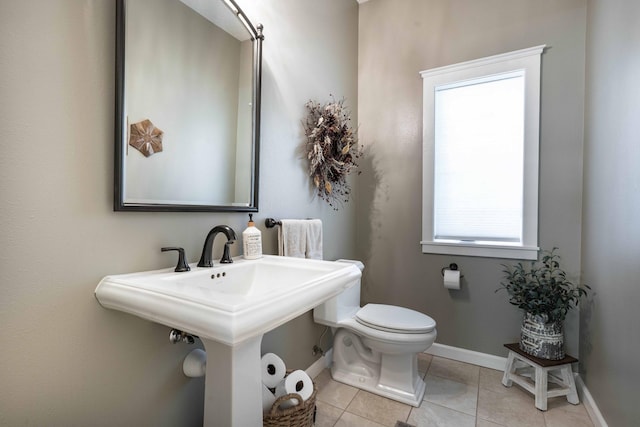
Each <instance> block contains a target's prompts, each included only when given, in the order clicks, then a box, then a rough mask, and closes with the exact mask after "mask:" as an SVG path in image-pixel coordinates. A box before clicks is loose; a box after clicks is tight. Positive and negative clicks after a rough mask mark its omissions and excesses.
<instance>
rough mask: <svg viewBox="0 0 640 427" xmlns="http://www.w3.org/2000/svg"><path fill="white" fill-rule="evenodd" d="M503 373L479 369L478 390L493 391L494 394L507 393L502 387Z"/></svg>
mask: <svg viewBox="0 0 640 427" xmlns="http://www.w3.org/2000/svg"><path fill="white" fill-rule="evenodd" d="M503 374H504V372H503V371H497V370H495V369H489V368H482V367H481V368H480V388H484V389H486V390H491V391H495V392H496V393H503V392H505V393H506V392H508V391H509V388H507V387H505V386H503V385H502V376H503Z"/></svg>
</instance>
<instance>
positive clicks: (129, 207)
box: [113, 0, 264, 212]
mask: <svg viewBox="0 0 640 427" xmlns="http://www.w3.org/2000/svg"><path fill="white" fill-rule="evenodd" d="M216 1H223V0H216ZM124 2H125V0H116V58H115V59H116V61H115V62H116V69H115V75H116V93H115V159H114V164H115V167H114V205H113V210H114V211H139V212H257V211H258V183H259V170H260V167H259V166H260V105H261V86H262V41H263V40H264V36H263V35H262V25H258V26H257V27H254V26H253V24H252V23H251V22H250V21H249V19H248V18H247V16H246V15H245V14H244V12H243V11H242V9H240V7H239V6H238V5H237V4H236V2H235V1H234V0H224V3H226V4H227V6H230V7H229V13H233V14H235V15H236V17H237V18H238V20H239V21H240V22H241V23H242V24H243V25H244V27H245V28H246V29H247V31H248V32H249V33H250V35H251V41H252V43H253V114H252V115H253V117H252V141H253V158H252V166H253V175H252V180H251V181H252V182H251V205H250V206H231V205H184V204H133V203H125V202H124V200H123V197H124V185H125V182H124V176H123V161H124V155H125V153H124V150H125V143H126V141H122V135H123V134H124V130H125V129H124V126H125V120H124V116H123V111H124V100H125V94H124V79H125V73H124V69H125V68H124V62H125V37H126V34H125V7H124ZM232 8H233V9H235V10H233V9H232Z"/></svg>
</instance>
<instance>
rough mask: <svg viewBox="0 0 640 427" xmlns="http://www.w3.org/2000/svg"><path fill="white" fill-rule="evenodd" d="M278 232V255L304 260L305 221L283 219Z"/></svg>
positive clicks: (305, 245)
mask: <svg viewBox="0 0 640 427" xmlns="http://www.w3.org/2000/svg"><path fill="white" fill-rule="evenodd" d="M281 222H282V225H281V226H280V229H279V230H278V255H281V256H290V257H296V258H304V257H305V252H306V248H307V221H306V220H302V219H283V220H282V221H281Z"/></svg>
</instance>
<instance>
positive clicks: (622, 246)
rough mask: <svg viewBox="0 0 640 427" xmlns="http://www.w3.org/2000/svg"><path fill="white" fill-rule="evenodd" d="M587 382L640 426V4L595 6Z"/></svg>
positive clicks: (584, 328)
mask: <svg viewBox="0 0 640 427" xmlns="http://www.w3.org/2000/svg"><path fill="white" fill-rule="evenodd" d="M588 8H589V19H588V36H587V85H586V89H587V90H586V104H587V109H586V115H585V162H584V221H583V241H582V265H583V272H584V273H583V274H584V276H583V277H584V281H585V282H586V283H588V284H589V285H591V287H592V288H593V300H592V301H591V302H590V303H589V304H585V306H584V307H583V309H582V311H581V319H580V320H581V322H580V359H581V371H582V377H583V379H584V381H585V383H586V385H587V387H588V388H589V391H590V392H591V394H592V395H593V397H594V399H595V400H596V402H597V404H598V407H599V409H600V411H601V412H602V414H603V416H604V418H605V419H606V421H607V423H608V424H609V425H610V426H631V425H637V424H638V420H640V407H639V406H638V379H640V365H638V361H637V359H638V354H640V342H639V341H638V327H639V326H640V311H639V310H638V306H640V289H639V287H638V283H639V282H640V281H639V279H638V278H639V277H640V264H639V263H638V261H639V260H640V196H639V194H640V186H639V183H640V169H639V166H640V160H639V159H640V140H639V138H638V135H640V124H639V122H638V118H639V117H640V86H639V85H638V83H637V79H638V76H639V75H640V59H639V58H640V57H639V56H638V52H640V25H638V24H639V23H640V21H639V17H640V3H638V2H637V1H636V0H590V1H589V6H588Z"/></svg>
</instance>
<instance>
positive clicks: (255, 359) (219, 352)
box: [202, 335, 262, 427]
mask: <svg viewBox="0 0 640 427" xmlns="http://www.w3.org/2000/svg"><path fill="white" fill-rule="evenodd" d="M261 342H262V335H259V336H256V337H252V338H249V339H247V340H245V341H242V342H241V343H238V344H236V345H234V346H233V347H231V346H228V345H226V344H222V343H219V342H216V341H212V340H208V339H202V343H203V344H204V348H205V350H206V351H207V374H206V377H205V391H204V422H203V424H204V426H205V427H213V426H235V427H247V426H261V425H262V372H261V366H262V364H261V361H260V360H261V356H260V343H261Z"/></svg>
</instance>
